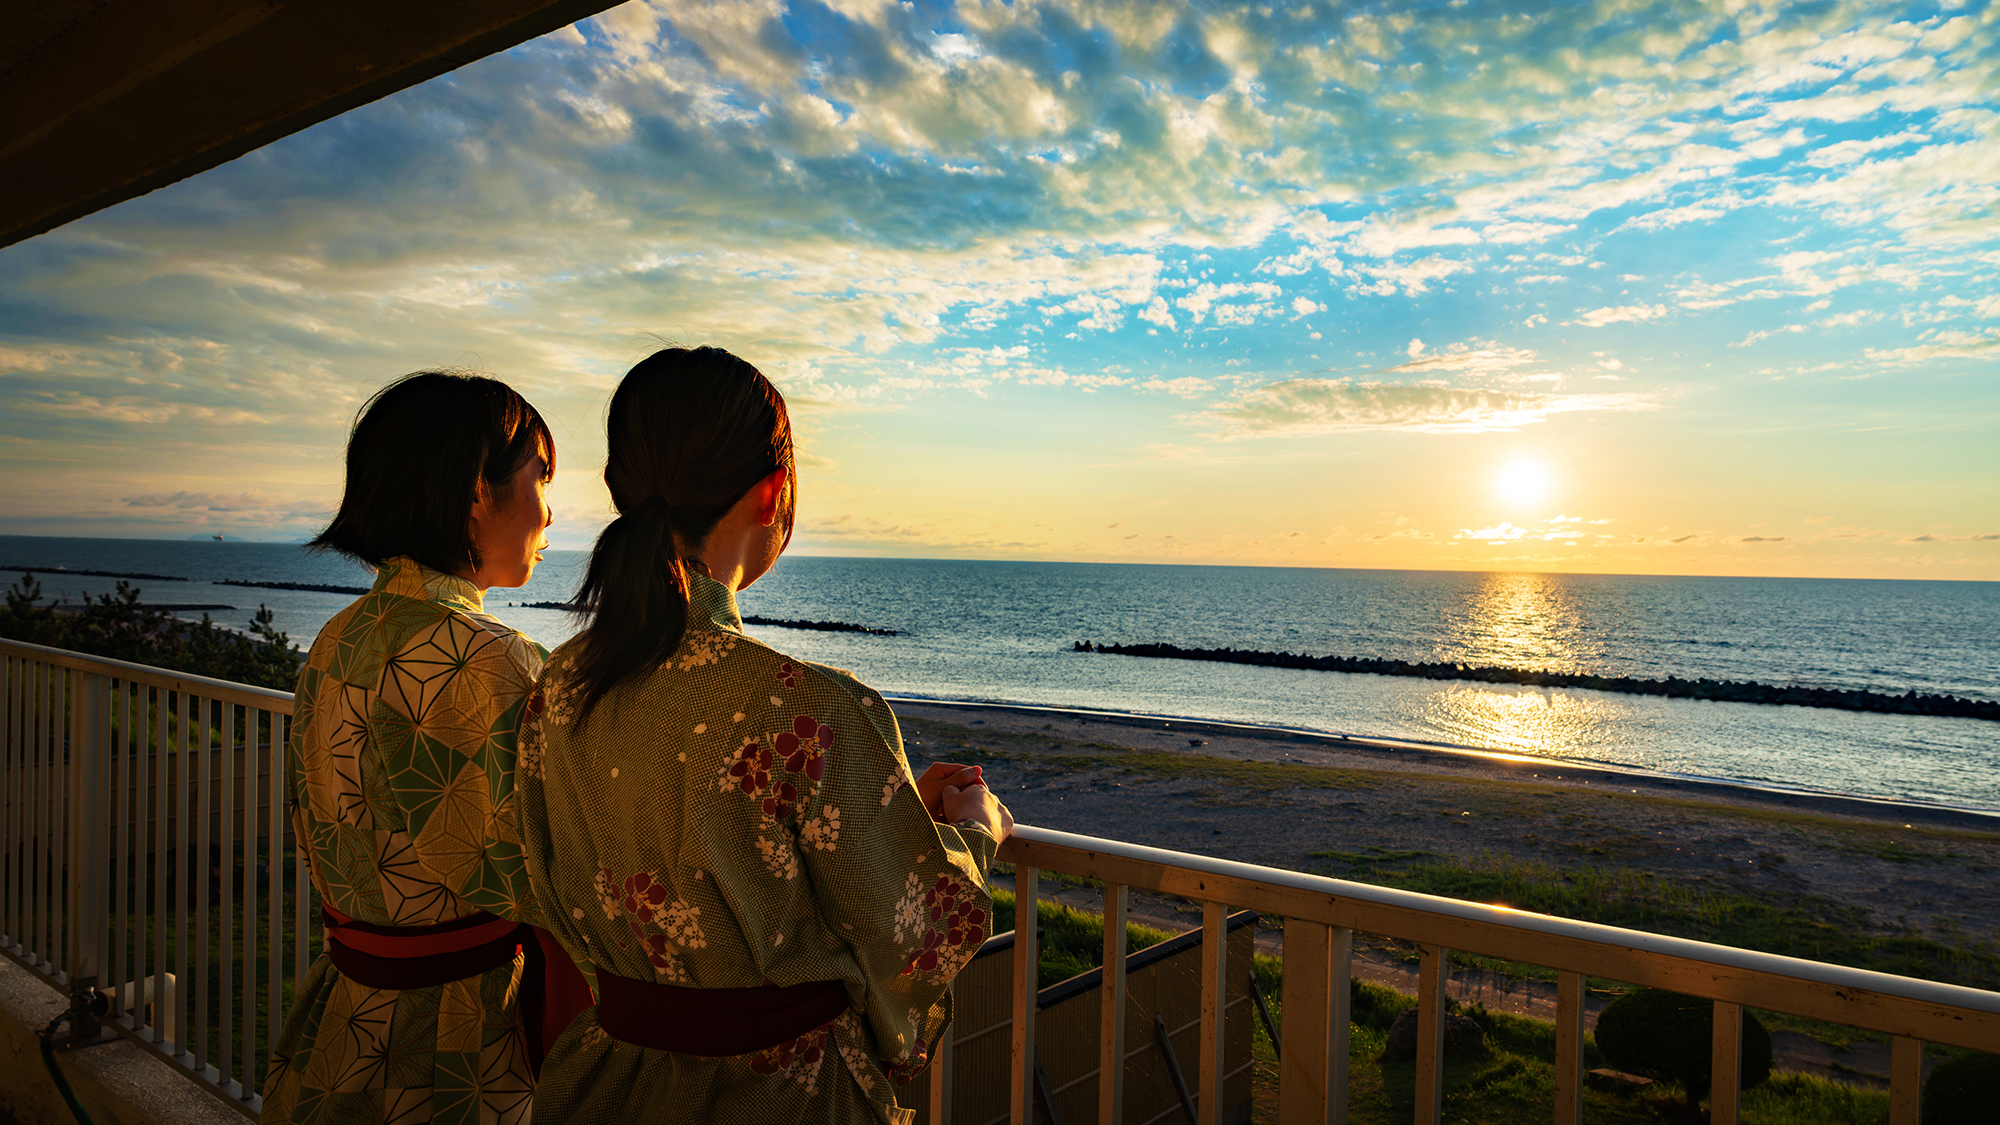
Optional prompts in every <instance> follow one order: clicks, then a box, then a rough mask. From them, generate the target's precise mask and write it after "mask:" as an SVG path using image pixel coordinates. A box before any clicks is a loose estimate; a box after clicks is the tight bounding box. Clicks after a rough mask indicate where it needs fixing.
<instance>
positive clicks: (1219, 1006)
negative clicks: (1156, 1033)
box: [1196, 901, 1229, 1125]
mask: <svg viewBox="0 0 2000 1125" xmlns="http://www.w3.org/2000/svg"><path fill="white" fill-rule="evenodd" d="M1227 915H1228V910H1227V908H1226V907H1224V906H1223V905H1222V904H1221V903H1219V902H1213V901H1209V902H1203V903H1202V904H1201V1052H1200V1058H1201V1062H1200V1067H1201V1075H1200V1078H1199V1081H1200V1083H1201V1089H1200V1091H1199V1093H1198V1094H1197V1098H1198V1101H1197V1102H1196V1105H1197V1107H1198V1108H1199V1109H1200V1111H1201V1113H1200V1115H1201V1121H1200V1123H1199V1125H1220V1123H1221V1121H1222V1073H1223V1070H1224V1067H1223V1065H1222V1063H1223V1059H1222V1024H1223V1019H1224V1015H1225V1013H1224V1011H1223V1005H1224V1004H1226V1003H1228V994H1227V991H1226V989H1227V987H1228V972H1229V944H1228V943H1229V934H1228V932H1227V931H1226V930H1225V929H1224V928H1223V925H1224V921H1225V919H1226V917H1227Z"/></svg>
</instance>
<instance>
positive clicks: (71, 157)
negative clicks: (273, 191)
mask: <svg viewBox="0 0 2000 1125" xmlns="http://www.w3.org/2000/svg"><path fill="white" fill-rule="evenodd" d="M615 2H617V0H415V2H411V0H31V2H29V3H20V4H9V5H6V6H5V7H4V9H0V246H8V245H11V244H13V243H16V242H19V241H21V240H22V239H25V238H30V237H33V236H34V235H37V234H40V233H42V232H43V231H47V230H51V229H53V228H55V227H59V226H61V225H62V224H64V223H67V222H69V221H71V220H72V219H78V218H81V217H83V216H85V215H88V214H90V213H91V212H93V211H97V210H100V209H102V208H105V207H109V206H111V205H112V204H114V203H120V202H123V201H124V200H127V199H131V198H132V197H134V196H138V195H143V194H145V193H146V192H149V191H152V190H153V189H154V188H158V187H164V186H165V185H167V184H170V183H173V182H174V181H176V180H179V179H183V178H185V177H188V176H192V175H194V174H195V173H197V172H201V171H205V170H207V169H209V168H213V167H215V166H216V165H218V164H222V163H224V162H226V161H229V160H233V159H235V158H236V157H238V156H241V155H243V154H244V153H246V152H249V151H251V150H253V149H256V148H259V147H261V146H263V145H267V144H270V143H271V142H272V141H275V140H277V139H278V138H280V137H283V136H286V135H287V134H290V133H295V132H298V131H299V130H301V129H304V128H306V127H307V126H309V125H314V124H317V123H319V122H321V121H324V120H326V119H327V118H329V117H334V116H336V115H338V114H341V113H345V112H347V111H348V110H350V109H353V108H354V107H356V106H358V105H364V104H366V103H368V102H371V101H374V100H375V99H376V98H380V97H384V96H386V95H389V94H393V93H395V92H396V91H398V90H401V89H404V88H405V87H408V86H414V85H416V84H417V83H419V82H422V81H424V80H425V79H428V78H435V77H436V76H438V75H440V74H443V73H445V72H446V71H449V70H452V69H454V68H457V67H460V66H463V65H465V64H466V63H469V62H472V61H473V60H474V59H478V58H483V57H484V56H486V55H490V54H493V53H495V52H497V51H503V50H506V49H507V48H508V47H512V46H514V45H515V44H517V43H522V42H525V41H527V40H529V39H533V38H534V37H536V36H538V35H542V34H545V33H547V32H550V31H554V30H556V29H557V28H559V27H563V26H565V25H568V24H571V23H574V22H576V21H577V20H579V19H582V18H584V17H586V16H591V15H595V14H596V13H598V12H601V11H603V10H604V9H606V8H609V7H611V6H612V5H613V3H615Z"/></svg>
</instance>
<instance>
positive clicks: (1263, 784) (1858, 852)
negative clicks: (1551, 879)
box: [894, 700, 2000, 1080]
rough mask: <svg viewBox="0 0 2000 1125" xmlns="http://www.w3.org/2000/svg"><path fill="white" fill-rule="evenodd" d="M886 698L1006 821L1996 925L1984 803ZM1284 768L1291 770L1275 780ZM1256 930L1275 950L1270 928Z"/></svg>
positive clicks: (1543, 998) (1848, 1055)
mask: <svg viewBox="0 0 2000 1125" xmlns="http://www.w3.org/2000/svg"><path fill="white" fill-rule="evenodd" d="M894 706H895V709H896V713H897V716H898V717H899V718H900V719H901V720H902V722H903V728H904V739H905V742H906V745H907V749H908V753H909V757H910V761H911V763H912V765H913V766H914V767H915V768H917V769H919V770H921V769H922V768H923V766H924V764H925V763H926V762H929V761H935V760H954V756H956V758H958V759H965V758H971V760H974V761H977V762H978V763H979V764H980V765H982V766H983V768H984V770H985V773H986V777H987V781H988V783H989V784H990V785H991V786H992V787H993V789H994V791H995V792H996V793H998V794H999V795H1000V796H1001V798H1002V799H1003V800H1005V801H1006V802H1007V804H1008V806H1009V808H1010V809H1011V810H1012V812H1013V814H1014V816H1015V818H1016V819H1017V820H1019V821H1020V822H1022V823H1024V824H1033V825H1037V826H1040V827H1044V828H1052V829H1057V830H1060V831H1065V832H1075V833H1080V834H1083V835H1089V836H1100V837H1105V838H1109V839H1116V840H1125V841H1129V842H1132V843H1139V844H1147V845H1152V846H1155V847H1163V848H1171V849H1174V850H1177V851H1186V852H1192V853H1195V854H1199V855H1207V856H1214V857H1217V858H1222V859H1231V860H1238V861H1242V862H1247V863H1257V864H1263V865H1266V866H1271V867H1279V868H1285V869H1288V870H1295V871H1311V872H1316V873H1321V874H1332V875H1337V876H1341V877H1355V876H1354V875H1353V874H1352V873H1353V871H1354V870H1355V868H1354V864H1356V863H1357V862H1359V863H1363V864H1365V863H1368V862H1372V861H1374V860H1375V859H1376V858H1378V857H1379V858H1381V859H1383V860H1384V861H1385V862H1393V861H1395V860H1396V859H1398V858H1408V857H1412V856H1422V857H1427V858H1429V859H1432V860H1436V861H1444V862H1458V863H1464V864H1470V865H1492V864H1494V863H1496V862H1503V861H1517V862H1524V863H1533V864H1546V865H1550V866H1553V867H1555V868H1561V869H1570V868H1578V867H1585V866H1593V867H1599V868H1616V869H1624V870H1629V871H1637V872H1645V873H1650V874H1652V875H1654V876H1656V877H1659V878H1660V879H1662V880H1667V881H1671V882H1673V883H1675V884H1678V885H1681V886H1685V887H1692V888H1697V889H1709V890H1714V891H1729V892H1736V893H1741V894H1743V895H1746V896H1749V897H1752V898H1755V899H1758V900H1760V901H1764V902H1776V903H1805V902H1811V901H1815V900H1817V901H1820V902H1831V903H1834V904H1838V905H1840V906H1845V907H1850V908H1853V909H1854V910H1855V911H1858V913H1857V914H1854V915H1852V917H1855V918H1859V919H1864V920H1865V921H1864V922H1863V923H1862V924H1863V925H1865V926H1866V927H1867V928H1868V929H1869V930H1870V931H1871V932H1872V933H1874V934H1877V935H1880V936H1885V937H1887V936H1906V935H1919V936H1925V937H1930V938H1933V939H1935V940H1938V941H1942V942H1945V943H1947V944H1953V945H1963V944H1966V943H1968V942H1991V941H1992V940H1993V938H1994V936H1995V935H1996V934H2000V816H1994V815H1991V814H1984V813H1977V812H1969V811H1963V810H1953V809H1944V808H1928V807H1921V806H1911V805H1900V804H1888V803H1883V802H1873V801H1867V800H1860V799H1853V798H1842V797H1830V796H1820V795H1813V794H1801V793H1790V792H1780V791H1770V790H1758V789H1752V788H1745V787H1740V786H1731V785H1721V784H1714V783H1707V782H1699V781H1690V780H1684V779H1679V778H1671V777H1661V776H1657V775H1650V774H1640V773H1626V772H1620V771H1614V770H1606V769H1592V768H1579V767H1571V766H1556V765H1552V764H1551V763H1548V762H1546V761H1532V762H1524V761H1519V760H1509V759H1507V758H1505V757H1502V756H1493V757H1485V756H1477V755H1468V754H1462V753H1454V752H1444V751H1437V750H1427V749H1422V748H1418V747H1413V746H1409V745H1406V744H1393V743H1381V744H1376V743H1364V742H1360V741H1357V740H1344V739H1340V738H1336V737H1333V736H1321V735H1307V734H1290V733H1285V732H1271V731H1266V730H1260V729H1257V728H1249V727H1242V726H1233V725H1228V724H1211V723H1192V722H1182V721H1174V722H1165V721H1161V720H1156V719H1143V718H1136V717H1127V716H1105V715H1090V714H1078V713H1074V712H1060V711H1052V710H1043V709H1035V708H1014V707H998V706H976V705H960V704H941V703H925V702H914V701H900V700H899V701H896V702H895V704H894ZM1135 751H1136V752H1138V753H1134V752H1135ZM1135 765H1137V766H1138V767H1139V768H1134V766H1135ZM1286 766H1294V767H1309V768H1301V769H1299V771H1298V774H1297V775H1296V777H1297V780H1296V781H1294V780H1293V778H1292V777H1289V776H1287V773H1288V771H1287V770H1285V769H1284V768H1282V767H1286ZM1274 767H1280V768H1274ZM1043 892H1044V893H1045V894H1046V895H1048V896H1049V897H1054V898H1057V899H1059V900H1062V901H1066V902H1071V903H1072V904H1073V905H1077V906H1080V907H1085V908H1088V909H1097V908H1098V906H1099V903H1098V902H1097V898H1096V892H1094V891H1092V890H1090V889H1088V888H1079V887H1074V886H1069V887H1065V886H1061V885H1059V884H1057V883H1054V882H1047V883H1044V884H1043ZM1133 913H1134V915H1135V918H1136V919H1138V920H1143V921H1149V922H1151V923H1153V924H1155V925H1159V926H1161V927H1162V928H1170V929H1175V930H1180V929H1186V928H1190V927H1191V926H1194V925H1199V924H1200V915H1199V912H1198V910H1195V911H1190V910H1188V909H1186V908H1185V907H1184V906H1183V904H1180V903H1176V902H1173V901H1170V900H1166V899H1144V900H1141V901H1135V902H1134V904H1133ZM1259 945H1260V947H1261V948H1263V949H1264V950H1265V951H1267V952H1274V953H1275V952H1277V951H1278V935H1277V932H1276V931H1275V930H1272V931H1270V932H1267V933H1265V934H1262V935H1260V938H1259ZM1355 972H1356V974H1357V975H1358V976H1361V977H1362V978H1363V979H1367V980H1373V981H1375V982H1376V983H1381V984H1387V985H1391V986H1393V987H1397V988H1399V989H1401V990H1403V991H1406V992H1414V991H1415V969H1414V966H1412V965H1409V964H1408V963H1407V962H1406V956H1405V951H1402V950H1398V949H1395V948H1394V947H1392V946H1390V945H1388V944H1386V943H1376V944H1370V943H1366V942H1364V943H1362V944H1361V946H1360V947H1359V948H1358V950H1357V959H1356V965H1355ZM1452 991H1453V993H1455V994H1456V995H1458V996H1459V997H1460V998H1461V999H1464V1000H1468V1001H1470V1000H1477V1001H1479V1002H1481V1003H1484V1004H1486V1006H1488V1007H1489V1008H1495V1009H1500V1010H1510V1011H1514V1012H1517V1013H1519V1014H1524V1015H1534V1016H1538V1017H1540V1018H1544V1019H1546V1018H1550V1017H1552V1016H1553V1014H1554V997H1553V993H1554V986H1553V985H1552V984H1545V983H1543V982H1539V981H1532V980H1523V979H1519V978H1513V977H1507V976H1503V975H1501V974H1497V973H1489V972H1484V971H1481V970H1466V971H1462V972H1460V973H1458V974H1456V975H1455V979H1454V981H1453V986H1452ZM1602 1004H1603V1001H1602V1000H1599V1001H1598V1002H1597V1003H1595V1004H1593V1005H1592V1008H1593V1010H1592V1012H1591V1022H1593V1023H1594V1022H1595V1021H1594V1017H1595V1010H1596V1009H1598V1008H1601V1007H1602ZM1878 1046H1879V1047H1880V1048H1881V1049H1880V1051H1879V1052H1877V1051H1876V1050H1875V1048H1876V1047H1878ZM1778 1047H1779V1054H1780V1056H1781V1057H1780V1065H1781V1066H1782V1067H1783V1068H1785V1069H1795V1070H1805V1071H1810V1072H1818V1073H1825V1074H1830V1075H1840V1076H1843V1077H1849V1078H1850V1079H1852V1078H1854V1077H1857V1076H1858V1077H1863V1079H1864V1080H1865V1076H1867V1075H1869V1074H1870V1073H1875V1074H1881V1075H1883V1076H1885V1077H1886V1074H1887V1069H1888V1065H1887V1064H1888V1059H1887V1047H1886V1045H1878V1044H1869V1043H1856V1044H1854V1045H1853V1046H1852V1047H1851V1048H1850V1049H1847V1050H1833V1049H1830V1048H1828V1047H1826V1046H1824V1045H1822V1044H1820V1043H1817V1042H1814V1041H1812V1040H1810V1039H1807V1038H1806V1037H1804V1036H1800V1035H1792V1034H1789V1033H1784V1034H1781V1035H1780V1036H1779V1042H1778ZM1876 1053H1880V1054H1881V1055H1882V1058H1881V1059H1879V1060H1877V1059H1875V1058H1874V1057H1873V1055H1874V1054H1876Z"/></svg>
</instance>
